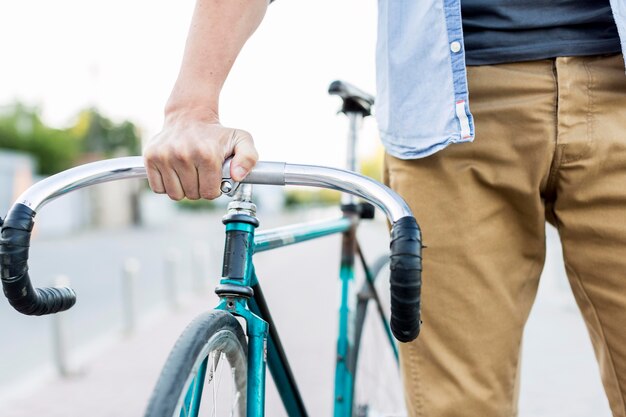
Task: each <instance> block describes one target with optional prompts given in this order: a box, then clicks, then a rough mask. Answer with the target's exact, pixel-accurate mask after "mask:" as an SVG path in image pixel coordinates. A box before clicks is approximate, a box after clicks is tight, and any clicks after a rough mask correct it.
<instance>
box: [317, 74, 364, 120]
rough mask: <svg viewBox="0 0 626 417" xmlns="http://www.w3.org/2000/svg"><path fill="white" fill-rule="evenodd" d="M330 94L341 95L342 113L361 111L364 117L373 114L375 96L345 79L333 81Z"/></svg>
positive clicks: (329, 90)
mask: <svg viewBox="0 0 626 417" xmlns="http://www.w3.org/2000/svg"><path fill="white" fill-rule="evenodd" d="M328 94H330V95H335V96H339V97H341V99H342V100H343V106H342V107H341V112H342V113H350V112H353V113H360V114H361V115H362V116H363V117H366V116H369V115H371V114H372V106H373V105H374V100H375V99H374V96H373V95H371V94H367V93H366V92H364V91H362V90H360V89H358V88H357V87H355V86H353V85H352V84H350V83H347V82H345V81H339V80H337V81H333V82H332V83H330V85H329V86H328Z"/></svg>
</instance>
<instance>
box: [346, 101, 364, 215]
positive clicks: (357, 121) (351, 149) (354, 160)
mask: <svg viewBox="0 0 626 417" xmlns="http://www.w3.org/2000/svg"><path fill="white" fill-rule="evenodd" d="M346 116H348V121H349V123H350V127H349V130H348V148H347V150H346V169H348V170H350V171H353V172H359V161H358V155H357V154H356V149H357V143H358V141H359V129H360V128H361V123H362V121H363V115H362V114H361V113H359V112H353V111H348V112H346ZM341 203H342V204H354V203H356V197H354V196H353V195H352V194H347V193H343V195H342V198H341Z"/></svg>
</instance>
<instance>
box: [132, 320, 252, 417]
mask: <svg viewBox="0 0 626 417" xmlns="http://www.w3.org/2000/svg"><path fill="white" fill-rule="evenodd" d="M247 353H248V344H247V341H246V337H245V335H244V332H243V329H242V328H241V325H240V324H239V322H238V321H237V319H235V317H233V316H232V315H231V314H229V313H227V312H225V311H218V310H216V311H210V312H206V313H203V314H201V315H199V316H198V317H197V318H196V319H194V320H193V321H192V322H191V323H190V324H189V325H188V326H187V328H186V329H185V330H184V331H183V333H182V334H181V335H180V337H179V338H178V341H177V342H176V344H175V345H174V347H173V348H172V351H171V352H170V355H169V357H168V358H167V360H166V362H165V365H164V367H163V370H162V371H161V375H160V376H159V379H158V381H157V383H156V386H155V388H154V390H153V392H152V396H151V398H150V401H149V403H148V407H147V409H146V413H145V414H144V416H145V417H184V416H194V417H195V416H197V415H205V412H207V413H206V415H209V416H218V417H219V416H231V415H232V416H237V417H245V415H246V386H247ZM205 360H206V363H207V364H206V365H205V366H206V367H205V370H206V378H205V377H204V375H202V376H200V372H199V370H202V366H201V364H202V363H203V362H204V361H205ZM226 366H228V367H229V368H230V373H229V374H230V375H229V374H228V373H226V370H225V369H224V368H225V367H226ZM218 367H219V368H218ZM218 371H220V372H221V371H224V372H223V373H219V374H218ZM196 377H200V378H205V379H204V383H203V388H204V390H206V389H207V387H210V388H211V390H212V393H213V395H212V396H208V395H204V396H202V391H200V397H199V398H200V399H199V400H198V402H199V403H200V409H199V410H200V413H199V414H198V413H194V412H193V411H190V410H188V409H187V408H186V407H185V403H186V401H185V397H186V396H187V395H190V394H191V392H192V391H190V390H192V389H193V386H192V382H194V379H195V378H196ZM224 377H226V379H225V381H226V383H225V384H226V386H223V384H224V380H223V378H224ZM216 390H220V392H219V394H220V397H217V395H216V394H217V393H216ZM229 391H230V392H229ZM221 395H224V396H228V397H229V398H225V399H224V400H222V398H223V397H222V396H221ZM203 397H204V398H203ZM206 397H209V398H206ZM218 400H219V401H220V403H219V404H218V403H217V401H218ZM221 401H224V402H225V403H226V405H228V404H230V406H228V407H223V408H219V407H220V404H222V403H221ZM231 412H232V414H231Z"/></svg>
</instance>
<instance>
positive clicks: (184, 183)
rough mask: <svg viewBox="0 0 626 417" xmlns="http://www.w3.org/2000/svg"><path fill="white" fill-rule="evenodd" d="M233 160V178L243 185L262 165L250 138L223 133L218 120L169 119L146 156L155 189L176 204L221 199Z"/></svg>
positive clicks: (230, 131)
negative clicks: (226, 168) (224, 174)
mask: <svg viewBox="0 0 626 417" xmlns="http://www.w3.org/2000/svg"><path fill="white" fill-rule="evenodd" d="M229 156H233V161H232V164H231V167H230V175H231V177H232V178H233V180H235V181H241V180H243V179H244V178H245V177H246V175H247V174H248V172H250V170H251V169H252V167H254V164H255V163H256V161H257V160H258V154H257V151H256V149H255V147H254V142H253V141H252V136H250V134H249V133H248V132H246V131H243V130H239V129H231V128H228V127H224V126H222V125H221V124H220V123H219V121H218V120H217V118H213V117H198V116H189V115H184V116H181V115H176V116H172V115H170V116H168V117H167V118H166V121H165V125H164V127H163V130H162V131H161V132H160V133H159V134H158V135H156V136H155V137H154V138H153V139H152V140H151V141H150V143H149V144H148V146H147V147H146V149H145V150H144V160H145V166H146V170H147V172H148V181H149V183H150V188H152V190H153V191H154V192H156V193H160V194H164V193H167V195H168V196H169V197H170V198H171V199H172V200H181V199H182V198H183V197H187V198H188V199H190V200H197V199H199V198H205V199H214V198H217V197H219V196H220V194H221V192H220V184H221V180H222V164H223V163H224V160H225V159H226V158H228V157H229Z"/></svg>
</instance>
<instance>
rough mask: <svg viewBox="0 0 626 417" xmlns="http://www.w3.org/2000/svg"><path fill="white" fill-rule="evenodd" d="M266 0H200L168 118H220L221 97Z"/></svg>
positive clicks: (170, 101) (169, 107) (173, 92)
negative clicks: (188, 115) (227, 78)
mask: <svg viewBox="0 0 626 417" xmlns="http://www.w3.org/2000/svg"><path fill="white" fill-rule="evenodd" d="M267 4H268V1H267V0H197V3H196V7H195V10H194V14H193V18H192V22H191V26H190V29H189V34H188V37H187V44H186V46H185V53H184V55H183V62H182V64H181V68H180V72H179V74H178V79H177V80H176V84H175V85H174V88H173V90H172V94H171V95H170V98H169V100H168V103H167V105H166V107H165V114H166V117H175V116H176V115H178V114H180V113H193V114H195V115H196V116H197V117H202V118H206V119H209V118H211V117H214V118H215V120H217V118H218V105H219V94H220V91H221V89H222V86H223V85H224V81H225V80H226V76H227V75H228V73H229V71H230V69H231V67H232V65H233V63H234V62H235V58H236V57H237V55H238V54H239V51H240V50H241V48H242V47H243V45H244V44H245V42H246V41H247V40H248V38H249V37H250V35H252V33H253V32H254V31H255V30H256V28H257V27H258V26H259V23H260V22H261V20H263V16H264V15H265V10H266V9H267Z"/></svg>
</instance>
